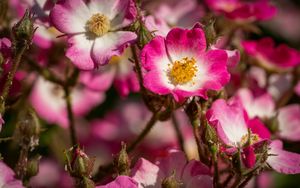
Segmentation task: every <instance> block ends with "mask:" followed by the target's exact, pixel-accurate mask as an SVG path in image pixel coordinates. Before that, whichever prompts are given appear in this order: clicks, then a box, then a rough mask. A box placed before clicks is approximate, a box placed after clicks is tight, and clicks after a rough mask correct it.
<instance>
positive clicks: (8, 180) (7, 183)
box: [0, 161, 23, 188]
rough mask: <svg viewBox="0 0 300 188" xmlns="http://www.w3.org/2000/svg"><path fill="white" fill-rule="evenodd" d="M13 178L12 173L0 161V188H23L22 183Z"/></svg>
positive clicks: (13, 174)
mask: <svg viewBox="0 0 300 188" xmlns="http://www.w3.org/2000/svg"><path fill="white" fill-rule="evenodd" d="M14 176H15V173H14V171H13V170H12V169H10V168H9V167H8V166H7V165H6V164H5V163H4V162H3V161H0V187H9V188H23V185H22V182H21V181H20V180H17V179H16V178H15V177H14Z"/></svg>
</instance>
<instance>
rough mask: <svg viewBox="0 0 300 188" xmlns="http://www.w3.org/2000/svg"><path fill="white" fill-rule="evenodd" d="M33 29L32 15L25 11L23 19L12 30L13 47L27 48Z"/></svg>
mask: <svg viewBox="0 0 300 188" xmlns="http://www.w3.org/2000/svg"><path fill="white" fill-rule="evenodd" d="M34 32H35V28H34V25H33V15H32V13H31V12H30V11H29V10H28V9H27V10H26V12H25V14H24V16H23V18H22V19H21V20H20V21H19V22H18V23H16V24H15V25H14V26H13V28H12V33H13V39H14V44H15V47H16V48H17V49H18V48H19V47H21V46H22V47H23V46H24V45H25V46H27V45H29V44H30V43H31V40H32V37H33V34H34Z"/></svg>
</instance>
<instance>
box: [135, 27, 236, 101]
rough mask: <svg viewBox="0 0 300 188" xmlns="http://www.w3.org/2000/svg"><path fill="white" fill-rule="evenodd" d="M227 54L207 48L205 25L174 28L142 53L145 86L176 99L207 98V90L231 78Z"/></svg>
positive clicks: (222, 84) (147, 46) (220, 87)
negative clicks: (190, 27) (189, 28)
mask: <svg viewBox="0 0 300 188" xmlns="http://www.w3.org/2000/svg"><path fill="white" fill-rule="evenodd" d="M227 59H228V57H227V54H226V52H225V51H224V50H206V39H205V34H204V32H203V30H202V28H201V27H200V26H199V25H198V24H196V25H195V27H194V28H193V29H191V30H187V29H181V28H174V29H172V30H171V31H170V32H169V33H168V35H167V36H166V38H163V37H160V36H157V37H155V38H154V39H153V40H152V41H150V42H149V43H148V44H147V45H146V46H145V47H144V48H143V50H142V52H141V61H142V66H143V68H144V69H145V73H144V86H145V87H146V88H147V89H149V90H150V91H152V92H154V93H157V94H160V95H166V94H172V95H173V96H174V98H175V100H176V101H182V100H184V98H187V97H190V96H201V97H203V98H207V96H206V91H207V90H220V89H222V87H223V86H224V85H225V84H226V83H227V82H228V81H229V79H230V74H229V73H228V72H227V67H226V64H227Z"/></svg>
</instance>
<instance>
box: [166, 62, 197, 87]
mask: <svg viewBox="0 0 300 188" xmlns="http://www.w3.org/2000/svg"><path fill="white" fill-rule="evenodd" d="M168 66H169V67H170V69H169V72H168V76H169V79H170V81H171V82H172V83H173V84H174V85H183V84H186V83H188V82H190V81H192V80H193V78H194V77H195V76H196V73H197V71H198V68H197V66H196V60H195V59H194V58H188V57H184V58H182V59H181V60H179V61H175V62H173V63H172V64H169V65H168ZM193 84H194V83H193Z"/></svg>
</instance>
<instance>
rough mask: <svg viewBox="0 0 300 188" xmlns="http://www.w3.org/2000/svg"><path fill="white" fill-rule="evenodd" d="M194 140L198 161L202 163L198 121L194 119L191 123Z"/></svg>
mask: <svg viewBox="0 0 300 188" xmlns="http://www.w3.org/2000/svg"><path fill="white" fill-rule="evenodd" d="M191 123H192V126H193V133H194V138H195V141H196V144H197V150H198V155H199V160H200V161H202V152H201V151H202V148H201V144H200V143H201V137H200V120H199V119H195V120H193V121H192V122H191Z"/></svg>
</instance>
